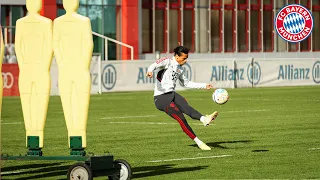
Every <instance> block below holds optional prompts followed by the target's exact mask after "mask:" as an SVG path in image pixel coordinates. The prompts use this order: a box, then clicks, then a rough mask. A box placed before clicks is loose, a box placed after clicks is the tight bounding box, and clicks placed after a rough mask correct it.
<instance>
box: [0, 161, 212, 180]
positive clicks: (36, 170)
mask: <svg viewBox="0 0 320 180" xmlns="http://www.w3.org/2000/svg"><path fill="white" fill-rule="evenodd" d="M70 166H71V165H61V163H52V164H50V163H46V164H29V165H20V166H12V167H6V169H5V171H4V170H1V177H0V179H3V180H5V179H7V180H8V179H15V180H31V179H46V178H50V177H51V178H53V177H56V179H58V177H57V176H65V177H66V176H67V172H68V169H69V167H70ZM174 166H175V165H174V164H165V165H158V166H141V167H133V168H132V173H133V178H136V179H138V178H145V177H154V176H158V175H164V174H174V173H179V172H188V171H198V170H202V169H205V168H207V167H208V166H194V167H179V168H178V167H177V168H176V167H174ZM17 176H20V177H17ZM21 176H23V177H21ZM64 179H66V178H62V179H61V178H60V180H64Z"/></svg>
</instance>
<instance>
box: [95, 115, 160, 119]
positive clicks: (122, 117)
mask: <svg viewBox="0 0 320 180" xmlns="http://www.w3.org/2000/svg"><path fill="white" fill-rule="evenodd" d="M154 116H156V115H144V116H114V117H103V118H100V119H128V118H148V117H154Z"/></svg>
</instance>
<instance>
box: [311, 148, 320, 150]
mask: <svg viewBox="0 0 320 180" xmlns="http://www.w3.org/2000/svg"><path fill="white" fill-rule="evenodd" d="M309 150H320V148H310V149H309Z"/></svg>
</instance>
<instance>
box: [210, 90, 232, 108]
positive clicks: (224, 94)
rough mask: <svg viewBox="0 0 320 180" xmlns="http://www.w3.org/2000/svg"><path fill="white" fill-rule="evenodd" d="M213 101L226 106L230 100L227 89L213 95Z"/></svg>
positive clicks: (217, 91) (216, 91)
mask: <svg viewBox="0 0 320 180" xmlns="http://www.w3.org/2000/svg"><path fill="white" fill-rule="evenodd" d="M212 100H213V101H214V102H215V103H217V104H219V105H222V104H225V103H226V102H228V100H229V93H228V91H226V90H225V89H216V90H215V91H214V92H213V94H212Z"/></svg>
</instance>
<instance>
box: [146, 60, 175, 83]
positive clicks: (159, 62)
mask: <svg viewBox="0 0 320 180" xmlns="http://www.w3.org/2000/svg"><path fill="white" fill-rule="evenodd" d="M169 62H170V58H162V59H159V60H157V61H156V62H155V63H152V64H151V65H150V66H149V67H148V72H147V74H146V76H148V77H150V78H151V77H152V76H153V71H154V70H156V69H159V68H164V67H166V66H167V65H168V64H169Z"/></svg>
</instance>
